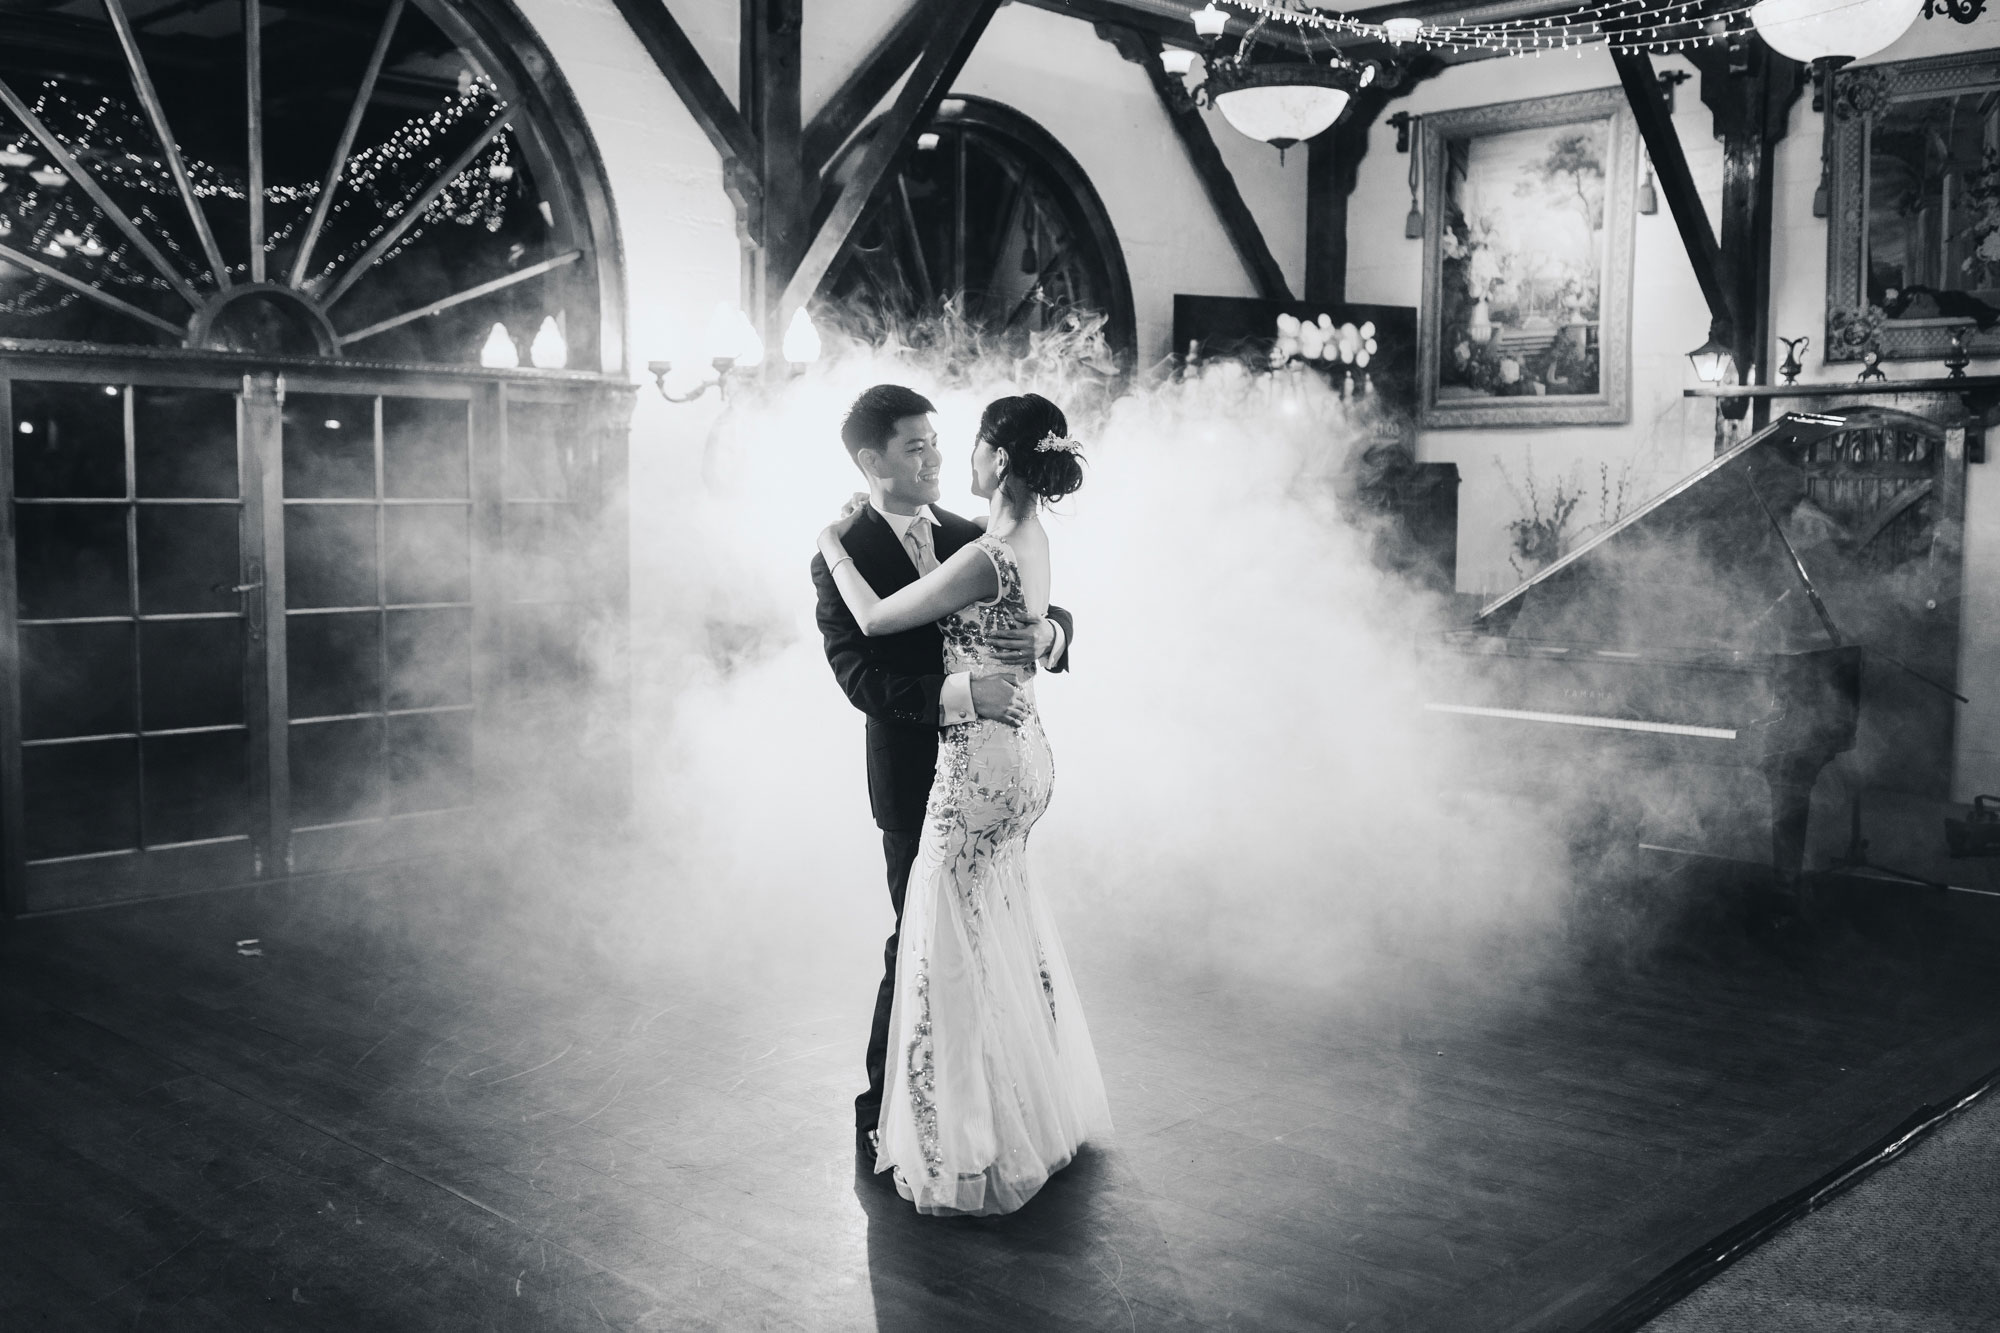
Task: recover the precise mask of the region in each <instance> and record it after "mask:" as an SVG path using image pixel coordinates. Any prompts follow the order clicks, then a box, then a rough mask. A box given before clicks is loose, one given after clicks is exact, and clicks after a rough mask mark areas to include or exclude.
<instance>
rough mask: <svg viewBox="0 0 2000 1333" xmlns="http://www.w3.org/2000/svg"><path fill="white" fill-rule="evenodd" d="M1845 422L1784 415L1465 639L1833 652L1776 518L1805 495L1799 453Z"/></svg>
mask: <svg viewBox="0 0 2000 1333" xmlns="http://www.w3.org/2000/svg"><path fill="white" fill-rule="evenodd" d="M1846 424H1847V423H1846V422H1845V421H1844V420H1843V419H1842V418H1840V417H1832V416H1819V415H1809V414H1803V413H1793V414H1789V415H1787V416H1784V417H1781V418H1780V419H1779V420H1777V421H1775V422H1773V423H1771V425H1769V426H1767V427H1766V428H1765V429H1763V430H1761V431H1759V432H1757V433H1756V434H1755V435H1752V436H1751V437H1750V438H1749V439H1747V440H1745V441H1743V443H1741V444H1739V445H1737V446H1736V447H1735V448H1734V449H1731V450H1730V451H1728V452H1727V453H1724V454H1720V455H1718V456H1716V457H1715V458H1713V459H1711V460H1710V461H1709V462H1708V463H1706V464H1705V465H1703V466H1702V467H1701V468H1700V469H1698V470H1697V471H1695V472H1693V473H1691V474H1690V475H1689V476H1687V477H1685V478H1683V479H1682V480H1681V481H1680V482H1678V483H1677V484H1675V485H1674V486H1672V487H1670V488H1668V489H1667V490H1666V491H1664V492H1662V493H1661V494H1659V495H1657V496H1655V497H1653V498H1652V499H1651V500H1649V501H1647V502H1646V503H1645V504H1643V505H1641V506H1639V508H1637V509H1635V510H1634V511H1633V512H1632V513H1630V514H1628V515H1626V516H1625V517H1624V518H1622V519H1620V520H1619V521H1618V522H1616V523H1614V524H1612V525H1611V526H1610V527H1608V528H1606V529H1605V530H1604V531H1603V532H1600V533H1598V534H1596V535H1595V536H1593V537H1591V538H1590V539H1589V540H1588V541H1585V542H1583V543H1582V544H1581V545H1579V546H1578V547H1577V548H1576V549H1575V550H1573V551H1571V552H1569V553H1568V554H1567V555H1565V556H1563V557H1562V558H1561V559H1559V560H1556V561H1554V562H1553V563H1551V564H1550V565H1549V566H1548V567H1547V568H1545V569H1543V570H1541V571H1539V572H1538V573H1536V574H1535V575H1534V576H1533V577H1531V578H1529V579H1527V580H1525V581H1524V582H1522V583H1521V584H1520V585H1519V586H1518V587H1516V588H1514V589H1513V590H1512V591H1510V592H1508V593H1506V594H1504V595H1502V596H1500V597H1498V598H1495V599H1494V600H1493V601H1492V602H1490V603H1488V604H1487V605H1486V606H1484V607H1482V608H1480V611H1479V613H1478V615H1477V616H1476V617H1475V618H1474V621H1473V626H1472V630H1471V631H1470V632H1472V633H1484V634H1489V635H1491V634H1504V635H1507V636H1508V637H1510V638H1513V639H1516V640H1521V641H1528V642H1539V643H1544V644H1574V645H1587V646H1589V647H1590V648H1594V649H1595V650H1597V651H1599V652H1637V653H1644V654H1645V655H1647V656H1649V657H1651V656H1655V655H1667V656H1673V655H1689V656H1693V655H1701V654H1709V653H1717V652H1721V653H1744V652H1750V653H1791V652H1802V651H1808V650H1811V649H1815V648H1825V647H1830V646H1832V645H1833V644H1834V643H1836V642H1837V640H1836V639H1835V638H1834V636H1833V635H1832V634H1830V633H1829V632H1828V630H1827V627H1826V625H1825V623H1824V622H1823V621H1822V620H1821V618H1820V617H1819V615H1818V614H1817V613H1816V612H1815V611H1814V609H1813V607H1812V604H1811V602H1810V600H1809V599H1808V597H1807V596H1806V590H1805V586H1804V583H1803V581H1802V580H1801V579H1800V578H1799V575H1798V570H1797V568H1796V567H1794V565H1793V564H1792V552H1791V551H1789V550H1787V549H1786V543H1785V541H1783V540H1781V539H1780V538H1779V536H1778V533H1777V532H1775V531H1774V530H1773V518H1774V517H1775V518H1776V519H1778V520H1779V521H1782V520H1783V518H1784V517H1785V515H1787V514H1788V513H1789V512H1790V511H1791V509H1792V507H1793V506H1794V505H1795V504H1797V502H1798V501H1799V499H1800V497H1801V496H1803V494H1804V473H1803V471H1802V469H1801V467H1800V465H1799V461H1798V458H1799V454H1800V451H1801V450H1802V449H1803V448H1804V447H1808V446H1810V445H1811V444H1812V443H1813V442H1814V441H1816V440H1819V439H1821V438H1824V437H1825V436H1827V435H1830V434H1833V433H1834V432H1837V431H1839V430H1841V429H1843V428H1844V427H1845V426H1846ZM1765 506H1768V507H1769V509H1770V511H1771V512H1770V513H1768V514H1767V513H1766V510H1765ZM1800 558H1801V559H1802V561H1803V562H1804V563H1805V564H1806V565H1807V567H1808V571H1809V572H1810V566H1811V563H1812V560H1811V555H1810V552H1809V551H1801V552H1800ZM1586 650H1588V649H1586Z"/></svg>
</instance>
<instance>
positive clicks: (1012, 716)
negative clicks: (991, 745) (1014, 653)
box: [971, 671, 1027, 727]
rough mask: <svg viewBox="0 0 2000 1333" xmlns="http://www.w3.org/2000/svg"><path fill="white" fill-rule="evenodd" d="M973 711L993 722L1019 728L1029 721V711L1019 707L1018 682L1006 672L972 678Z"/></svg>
mask: <svg viewBox="0 0 2000 1333" xmlns="http://www.w3.org/2000/svg"><path fill="white" fill-rule="evenodd" d="M971 683H972V711H973V712H975V713H977V714H979V716H981V717H983V718H986V719H987V720H988V721H991V722H1005V723H1006V724H1007V725H1008V726H1011V727H1018V726H1020V725H1021V723H1023V722H1025V721H1026V720H1027V709H1026V708H1025V707H1023V706H1017V705H1016V703H1015V699H1014V691H1015V688H1016V685H1017V684H1018V682H1016V681H1015V679H1014V677H1012V676H1011V675H1008V674H1007V673H1006V672H1004V671H996V672H994V673H992V674H991V675H985V676H974V677H973V678H972V682H971Z"/></svg>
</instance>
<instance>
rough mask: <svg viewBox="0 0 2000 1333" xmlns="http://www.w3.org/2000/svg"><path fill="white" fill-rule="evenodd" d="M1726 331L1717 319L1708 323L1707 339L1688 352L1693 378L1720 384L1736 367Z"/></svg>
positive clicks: (1704, 382) (1707, 382)
mask: <svg viewBox="0 0 2000 1333" xmlns="http://www.w3.org/2000/svg"><path fill="white" fill-rule="evenodd" d="M1727 333H1728V330H1727V329H1725V328H1723V326H1722V324H1721V323H1720V322H1719V321H1718V322H1716V323H1714V324H1711V325H1709V327H1708V341H1707V342H1705V343H1703V344H1702V345H1701V346H1699V347H1697V348H1695V349H1694V350H1693V351H1692V352H1689V353H1688V364H1689V365H1691V366H1693V367H1694V373H1695V378H1696V379H1698V380H1700V381H1701V382H1702V383H1703V384H1721V383H1722V382H1723V381H1724V380H1725V379H1727V378H1728V376H1729V372H1730V371H1732V370H1734V369H1735V368H1736V357H1735V355H1734V354H1733V353H1732V352H1731V351H1730V350H1729V342H1728V338H1727Z"/></svg>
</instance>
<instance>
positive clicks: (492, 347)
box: [479, 324, 521, 370]
mask: <svg viewBox="0 0 2000 1333" xmlns="http://www.w3.org/2000/svg"><path fill="white" fill-rule="evenodd" d="M479 364H480V365H482V366H485V367H486V368H487V369H488V370H512V369H514V367H516V366H518V365H520V364H521V351H520V349H519V348H517V347H515V346H514V340H513V339H512V338H510V337H508V336H507V326H506V325H505V324H495V325H494V326H493V327H492V328H491V329H489V330H487V332H486V341H485V343H484V344H482V345H481V346H480V348H479Z"/></svg>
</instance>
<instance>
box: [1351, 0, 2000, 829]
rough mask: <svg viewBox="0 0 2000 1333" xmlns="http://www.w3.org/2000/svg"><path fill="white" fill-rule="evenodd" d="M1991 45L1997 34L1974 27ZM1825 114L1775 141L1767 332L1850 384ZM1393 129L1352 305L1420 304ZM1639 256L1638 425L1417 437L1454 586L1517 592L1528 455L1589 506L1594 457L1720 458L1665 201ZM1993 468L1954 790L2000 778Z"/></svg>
mask: <svg viewBox="0 0 2000 1333" xmlns="http://www.w3.org/2000/svg"><path fill="white" fill-rule="evenodd" d="M1973 35H1974V34H1973V33H1972V32H1970V31H1969V30H1968V29H1966V28H1964V27H1961V26H1959V25H1957V24H1954V23H1948V22H1944V21H1941V20H1936V21H1931V22H1926V21H1924V20H1922V19H1919V20H1918V21H1917V23H1916V24H1915V26H1914V27H1912V29H1911V30H1910V32H1909V33H1908V34H1906V35H1905V36H1904V37H1903V39H1902V40H1900V41H1898V42H1897V43H1896V44H1895V45H1893V46H1891V47H1890V48H1889V49H1887V50H1886V51H1883V52H1882V53H1881V54H1879V55H1878V56H1875V57H1873V58H1871V59H1870V60H1869V61H1866V62H1863V63H1867V64H1874V63H1879V62H1885V61H1895V60H1911V59H1917V58H1919V57H1923V56H1934V55H1942V54H1946V53H1948V52H1952V51H1960V50H1965V49H1967V48H1968V47H1969V46H1970V45H1971V39H1972V37H1973ZM1981 40H1983V41H1985V40H1991V39H1990V38H1987V37H1985V36H1983V35H1982V37H1981ZM1655 64H1656V65H1657V66H1658V67H1659V68H1661V69H1670V68H1676V67H1678V68H1682V69H1688V68H1689V67H1688V66H1687V65H1686V64H1685V62H1683V61H1681V60H1680V59H1679V58H1678V57H1666V58H1661V59H1657V60H1656V61H1655ZM1617 83H1618V77H1617V72H1616V70H1615V69H1613V67H1612V65H1611V62H1610V59H1609V57H1608V56H1606V55H1605V54H1604V53H1603V52H1602V50H1590V51H1585V52H1584V54H1583V56H1582V57H1581V58H1580V59H1579V58H1578V57H1577V56H1575V55H1574V54H1570V55H1553V54H1551V55H1547V56H1544V57H1542V58H1541V59H1539V60H1537V59H1532V58H1530V59H1527V60H1519V59H1516V60H1506V61H1489V62H1485V63H1481V64H1477V65H1470V66H1462V67H1459V68H1457V69H1454V70H1451V71H1448V72H1447V73H1445V74H1443V75H1441V76H1440V77H1438V78H1437V79H1434V80H1432V81H1430V82H1429V83H1426V84H1423V85H1421V86H1419V88H1418V89H1417V90H1416V91H1415V92H1414V93H1413V94H1412V95H1411V96H1410V97H1409V98H1408V99H1407V100H1406V101H1405V102H1403V103H1401V104H1399V109H1404V108H1406V109H1408V110H1410V111H1412V112H1417V113H1422V112H1428V111H1436V110H1442V109H1445V108H1455V107H1465V106H1480V105H1484V104H1487V103H1491V102H1502V101H1511V100H1515V99H1517V98H1521V97H1523V96H1544V95H1548V94H1552V93H1559V92H1571V91H1577V90H1581V89H1586V88H1602V87H1615V86H1617ZM1699 86H1700V85H1699V76H1697V78H1696V80H1695V81H1691V82H1689V83H1687V84H1684V85H1682V87H1681V89H1680V92H1679V95H1678V99H1677V105H1676V108H1675V116H1674V123H1675V128H1676V129H1677V130H1678V131H1679V133H1680V137H1681V143H1682V145H1683V147H1684V149H1685V151H1686V153H1687V156H1688V163H1689V166H1690V168H1691V169H1692V171H1693V173H1694V177H1695V183H1696V185H1697V187H1698V188H1699V189H1700V190H1701V192H1702V197H1703V199H1704V201H1705V202H1706V203H1707V205H1708V208H1709V215H1710V220H1711V222H1713V221H1715V219H1716V212H1717V210H1718V208H1719V206H1720V202H1721V190H1722V181H1721V173H1722V150H1721V145H1720V144H1719V143H1718V141H1717V140H1716V139H1715V137H1714V129H1713V121H1712V119H1711V117H1710V115H1709V112H1708V109H1707V108H1706V107H1705V106H1703V105H1702V103H1701V98H1700V95H1699ZM1820 124H1821V121H1820V116H1819V115H1818V114H1817V113H1816V112H1814V111H1813V110H1812V107H1811V99H1810V96H1809V95H1807V96H1802V97H1801V98H1800V100H1799V102H1798V104H1797V106H1796V107H1795V108H1794V109H1793V112H1792V117H1791V127H1790V130H1789V132H1788V134H1787V136H1786V138H1785V139H1784V141H1783V142H1782V143H1781V144H1780V146H1779V149H1778V154H1777V164H1776V175H1775V190H1774V194H1775V208H1774V225H1773V240H1772V256H1771V263H1772V273H1771V288H1772V315H1773V326H1774V331H1775V332H1777V333H1779V334H1783V335H1785V336H1788V337H1796V336H1798V335H1800V334H1805V335H1808V336H1810V337H1811V338H1812V344H1813V345H1812V348H1811V349H1810V350H1809V351H1808V352H1807V354H1806V356H1805V358H1804V359H1805V363H1806V369H1805V371H1804V372H1803V373H1802V374H1801V376H1800V379H1801V380H1803V381H1808V382H1810V381H1843V380H1847V379H1851V378H1852V377H1853V375H1854V373H1855V367H1854V366H1852V365H1847V364H1841V365H1835V366H1831V367H1829V366H1827V365H1825V364H1824V363H1823V362H1822V361H1821V360H1820V345H1821V344H1822V343H1823V342H1824V341H1825V332H1824V329H1825V323H1826V319H1825V311H1826V223H1825V222H1824V221H1822V220H1820V219H1818V218H1815V217H1813V215H1812V199H1813V193H1814V191H1815V189H1816V188H1817V187H1818V184H1819V161H1820ZM1393 134H1394V131H1393V130H1392V129H1390V128H1389V127H1388V126H1382V125H1378V126H1377V127H1376V128H1375V130H1374V131H1373V133H1372V135H1371V141H1370V147H1369V155H1368V156H1367V157H1366V158H1365V159H1363V161H1362V165H1361V172H1360V178H1359V182H1358V184H1357V187H1356V189H1355V194H1354V198H1353V200H1352V201H1351V203H1350V205H1349V212H1348V218H1349V223H1348V226H1349V232H1348V274H1347V281H1348V286H1347V290H1348V294H1349V296H1350V297H1351V298H1352V299H1354V300H1356V301H1380V302H1386V303H1391V304H1396V305H1414V304H1416V303H1417V302H1418V301H1419V300H1420V299H1421V289H1422V257H1423V256H1422V249H1423V247H1422V243H1421V242H1419V241H1407V240H1404V239H1403V215H1404V213H1405V211H1406V210H1407V209H1408V206H1409V204H1408V200H1409V190H1408V185H1407V176H1406V173H1407V172H1408V170H1409V159H1408V158H1406V157H1403V156H1400V155H1398V154H1397V153H1395V152H1394V151H1393V148H1394V138H1393ZM1635 221H1636V226H1637V233H1636V240H1637V245H1636V266H1635V274H1634V279H1633V293H1632V296H1633V300H1632V312H1633V314H1632V357H1633V395H1632V419H1631V421H1630V423H1629V424H1627V425H1624V426H1612V427H1575V428H1568V429H1546V428H1543V429H1534V430H1448V431H1427V432H1425V433H1424V434H1423V435H1422V436H1421V437H1420V439H1419V441H1418V449H1419V453H1420V455H1421V456H1422V457H1423V458H1425V459H1427V460H1434V461H1449V462H1454V463H1457V464H1458V466H1459V472H1460V475H1461V477H1462V478H1463V484H1462V486H1461V489H1460V493H1459V587H1460V588H1461V589H1462V590H1465V591H1477V592H1497V591H1503V590H1504V589H1506V588H1507V587H1510V586H1512V584H1513V583H1514V582H1515V581H1516V579H1515V575H1514V571H1513V570H1512V569H1511V568H1510V567H1509V565H1508V561H1507V555H1508V542H1507V529H1506V525H1507V522H1508V520H1510V519H1512V518H1514V517H1516V516H1517V515H1518V514H1519V513H1520V505H1519V502H1518V501H1517V500H1516V499H1515V497H1514V496H1513V495H1512V494H1510V493H1509V490H1508V486H1507V477H1505V476H1503V475H1502V472H1501V469H1502V468H1503V467H1504V468H1505V469H1506V473H1507V476H1511V477H1512V478H1513V480H1514V481H1515V482H1516V484H1518V483H1519V482H1520V480H1521V479H1522V478H1523V477H1524V476H1525V474H1526V472H1527V470H1528V467H1529V460H1530V458H1531V457H1532V460H1533V468H1534V473H1535V476H1536V478H1537V481H1538V482H1539V483H1541V484H1542V485H1543V486H1544V487H1546V486H1547V485H1548V484H1550V483H1551V482H1552V481H1553V480H1554V479H1555V478H1556V477H1558V476H1561V477H1567V478H1571V479H1573V480H1575V481H1578V482H1581V483H1582V484H1583V487H1584V490H1585V493H1586V495H1587V496H1588V497H1590V498H1587V499H1586V500H1585V501H1584V502H1583V505H1582V507H1581V511H1580V512H1581V515H1582V516H1583V517H1584V518H1586V519H1589V520H1594V519H1595V518H1596V517H1597V515H1596V513H1595V512H1594V509H1595V496H1596V493H1597V479H1598V469H1599V467H1600V466H1605V467H1608V468H1609V469H1610V470H1611V472H1612V474H1613V475H1614V476H1616V475H1617V474H1618V473H1619V472H1620V471H1621V470H1623V469H1627V468H1629V469H1630V471H1631V475H1632V477H1633V478H1634V480H1635V482H1636V483H1637V484H1636V486H1635V496H1636V497H1643V496H1645V495H1648V494H1651V493H1653V492H1656V491H1658V490H1660V489H1662V488H1663V487H1665V486H1667V485H1669V484H1671V483H1672V482H1674V481H1675V480H1677V479H1678V478H1680V477H1681V476H1683V475H1685V474H1686V473H1687V472H1689V471H1691V470H1692V469H1693V468H1695V467H1697V466H1699V465H1700V464H1701V463H1702V462H1703V461H1704V460H1705V459H1707V458H1708V457H1709V456H1710V454H1711V449H1712V422H1713V417H1712V415H1711V413H1710V410H1709V408H1708V407H1707V405H1706V404H1704V403H1702V402H1700V401H1692V402H1690V401H1688V400H1685V399H1683V398H1682V397H1681V393H1682V390H1683V389H1685V388H1690V387H1693V386H1694V384H1695V379H1694V376H1693V372H1692V371H1691V370H1690V369H1689V367H1688V364H1687V360H1686V358H1685V356H1684V353H1685V352H1686V351H1687V350H1688V349H1689V348H1691V347H1694V346H1696V345H1698V344H1699V343H1700V342H1701V341H1702V339H1703V338H1704V337H1705V336H1706V334H1707V331H1708V314H1707V308H1706V306H1705V305H1704V303H1703V301H1702V299H1701V293H1700V290H1699V289H1698V288H1697V286H1696V284H1695V280H1694V273H1693V270H1692V269H1691V268H1690V266H1689V264H1688V262H1687V258H1686V254H1685V252H1684V251H1683V249H1682V247H1681V244H1680V240H1679V236H1678V234H1677V233H1676V231H1675V228H1674V223H1673V219H1672V217H1671V216H1670V215H1669V213H1668V211H1667V209H1666V205H1665V201H1664V199H1663V200H1662V201H1661V208H1660V212H1659V213H1657V214H1655V215H1653V216H1651V217H1640V218H1637V219H1636V220H1635ZM1995 370H2000V362H1993V361H1987V362H1979V363H1975V364H1974V366H1973V367H1972V373H1974V374H1978V373H1982V372H1989V373H1990V372H1992V371H1995ZM1887 371H1888V373H1889V375H1890V377H1891V378H1892V379H1917V378H1921V377H1924V376H1928V375H1938V374H1942V373H1943V371H1942V368H1941V367H1940V366H1939V365H1938V363H1936V362H1909V361H1898V362H1891V363H1889V364H1888V366H1887ZM1996 466H2000V464H1987V465H1985V466H1975V467H1973V468H1972V469H1971V476H1970V479H1969V485H1968V488H1967V489H1968V495H1967V513H1966V529H1967V530H1966V556H1965V560H1966V590H1967V595H1966V602H1965V607H1964V611H1963V616H1962V624H1963V626H1964V629H1963V633H1962V640H1961V642H1962V652H1961V666H1960V679H1961V690H1962V692H1963V693H1965V694H1967V695H1969V696H1971V697H1972V699H1973V703H1972V704H1971V705H1970V706H1969V707H1963V708H1961V710H1960V718H1959V723H1960V725H1959V735H1958V755H1957V764H1956V786H1957V788H1958V793H1959V795H1960V797H1961V799H1965V798H1969V796H1970V794H1971V793H1972V792H1975V791H1996V790H2000V476H1996V475H1995V468H1996Z"/></svg>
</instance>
